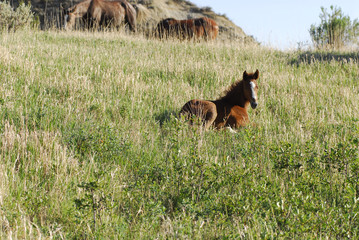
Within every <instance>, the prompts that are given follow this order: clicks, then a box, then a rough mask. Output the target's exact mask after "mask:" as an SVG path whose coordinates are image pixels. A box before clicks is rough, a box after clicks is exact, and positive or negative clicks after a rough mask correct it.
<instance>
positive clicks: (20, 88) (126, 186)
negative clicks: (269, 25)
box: [0, 31, 359, 239]
mask: <svg viewBox="0 0 359 240" xmlns="http://www.w3.org/2000/svg"><path fill="white" fill-rule="evenodd" d="M348 54H349V53H348ZM300 56H301V53H297V52H280V51H276V50H272V49H267V48H263V47H260V46H245V45H238V44H235V43H222V42H213V43H211V42H208V43H206V42H204V43H203V42H201V43H198V42H177V41H158V40H147V39H144V38H142V37H140V36H128V35H124V34H120V33H117V32H116V33H103V32H102V33H88V32H67V33H65V32H55V31H43V32H40V31H32V32H30V31H18V32H16V33H6V34H2V35H0V147H1V150H0V151H1V152H0V153H1V155H0V238H14V239H21V238H44V239H52V238H54V239H103V238H109V239H168V238H180V239H202V238H204V239H241V238H246V239H259V238H260V239H278V238H279V239H282V238H294V239H298V238H304V239H319V238H324V239H326V238H337V239H338V238H339V239H342V238H353V239H355V238H358V237H359V228H358V227H357V226H359V218H358V216H357V215H358V211H359V205H358V199H359V187H358V184H359V182H358V181H359V156H358V142H359V126H358V125H359V108H358V102H359V81H358V79H359V67H358V61H357V60H356V59H354V60H350V61H345V62H343V61H336V60H335V59H333V60H332V61H320V60H315V61H311V62H306V61H302V59H301V57H300ZM255 69H259V71H260V74H261V77H260V80H259V106H258V108H257V109H256V110H249V115H250V119H251V121H252V123H251V124H250V125H249V126H248V127H245V128H242V129H240V130H238V132H237V133H235V134H233V133H231V132H229V131H226V130H220V131H218V130H213V129H211V130H208V131H203V129H201V128H200V127H189V126H188V125H187V124H186V123H184V122H182V121H180V120H178V119H177V113H178V111H179V110H180V108H181V107H182V105H183V104H184V103H185V102H187V101H188V100H190V99H192V98H199V99H216V98H218V97H219V96H221V93H222V92H223V91H224V90H225V89H226V88H227V87H229V86H230V85H231V83H233V82H234V81H235V80H238V79H241V76H242V73H243V71H244V70H247V71H254V70H255Z"/></svg>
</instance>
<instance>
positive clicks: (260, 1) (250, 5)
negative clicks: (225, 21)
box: [191, 0, 359, 49]
mask: <svg viewBox="0 0 359 240" xmlns="http://www.w3.org/2000/svg"><path fill="white" fill-rule="evenodd" d="M191 2H193V3H194V4H196V5H197V6H199V7H205V6H209V7H211V8H212V10H213V11H214V12H216V13H221V14H223V13H224V14H226V15H227V17H228V18H229V19H230V20H232V21H233V22H234V23H235V24H236V25H237V26H239V27H241V28H242V29H243V30H244V32H245V33H246V34H248V35H253V36H254V37H255V38H256V39H257V40H258V41H259V42H261V43H262V44H264V45H269V46H272V47H276V48H279V49H288V48H296V47H297V46H298V45H297V43H298V42H308V43H310V44H311V41H310V35H309V32H308V30H309V28H310V25H311V24H319V23H320V19H319V14H320V12H321V10H320V7H321V6H323V7H325V8H327V9H329V8H330V5H334V6H338V7H341V9H342V10H343V12H344V14H345V15H349V16H350V19H351V20H353V19H355V18H358V19H359V0H272V1H271V0H247V1H242V0H191Z"/></svg>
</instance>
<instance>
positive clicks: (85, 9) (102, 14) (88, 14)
mask: <svg viewBox="0 0 359 240" xmlns="http://www.w3.org/2000/svg"><path fill="white" fill-rule="evenodd" d="M64 17H65V25H64V27H65V29H66V30H69V29H72V28H73V26H74V24H75V20H76V18H82V19H83V20H84V22H85V23H86V25H87V26H88V27H89V28H94V29H96V28H98V27H99V26H103V27H110V26H114V27H117V28H118V27H120V26H121V24H122V23H123V22H125V23H126V24H128V25H129V27H130V30H132V31H134V32H135V31H136V10H135V9H134V7H133V6H132V5H131V4H130V3H129V2H127V1H126V0H115V1H106V0H85V1H83V2H80V3H79V4H76V5H75V6H73V7H70V8H68V9H66V10H64Z"/></svg>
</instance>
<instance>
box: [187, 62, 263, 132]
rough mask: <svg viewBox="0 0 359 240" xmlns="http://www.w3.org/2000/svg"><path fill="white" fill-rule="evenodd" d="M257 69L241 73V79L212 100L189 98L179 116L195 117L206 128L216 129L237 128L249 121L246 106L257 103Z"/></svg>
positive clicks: (191, 118)
mask: <svg viewBox="0 0 359 240" xmlns="http://www.w3.org/2000/svg"><path fill="white" fill-rule="evenodd" d="M258 77H259V71H258V69H257V71H256V72H255V73H247V72H246V71H245V72H244V73H243V80H241V81H237V82H235V83H233V85H232V86H231V87H230V88H229V89H228V90H227V91H226V94H225V95H224V96H223V97H221V98H219V99H217V100H214V101H206V100H197V99H194V100H191V101H189V102H187V103H186V104H185V105H184V106H183V107H182V109H181V111H180V116H184V117H185V119H187V120H190V121H191V123H193V120H194V119H193V118H197V119H199V120H200V122H201V123H202V124H203V125H204V127H205V128H206V129H207V128H209V127H210V126H212V125H213V126H214V128H216V129H220V128H223V127H232V128H238V127H242V126H245V125H246V124H247V123H248V122H249V118H248V113H247V108H248V105H249V104H250V105H251V107H252V108H253V109H255V108H256V107H257V105H258V103H257V91H258V85H257V81H256V80H257V79H258Z"/></svg>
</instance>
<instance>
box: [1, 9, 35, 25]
mask: <svg viewBox="0 0 359 240" xmlns="http://www.w3.org/2000/svg"><path fill="white" fill-rule="evenodd" d="M33 20H34V14H33V13H32V12H31V4H27V5H26V4H25V3H20V5H19V7H18V8H16V10H14V9H13V8H12V7H11V6H10V3H8V2H0V28H1V29H2V30H14V31H16V30H17V29H19V28H24V27H28V26H30V24H31V23H32V22H33Z"/></svg>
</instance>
